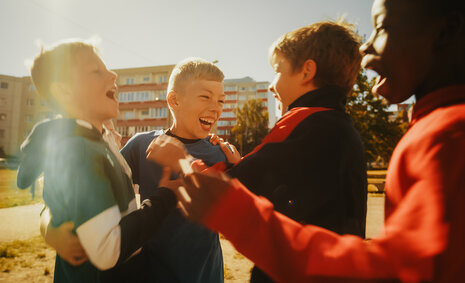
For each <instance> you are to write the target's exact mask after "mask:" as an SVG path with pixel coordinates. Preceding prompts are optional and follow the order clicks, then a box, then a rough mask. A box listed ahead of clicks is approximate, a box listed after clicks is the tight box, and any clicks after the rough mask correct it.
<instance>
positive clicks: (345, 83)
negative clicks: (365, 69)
mask: <svg viewBox="0 0 465 283" xmlns="http://www.w3.org/2000/svg"><path fill="white" fill-rule="evenodd" d="M360 41H361V39H360V37H359V36H358V35H357V34H356V33H355V32H354V31H353V26H352V25H350V24H347V23H343V22H338V23H336V22H331V21H325V22H319V23H314V24H311V25H309V26H305V27H301V28H299V29H296V30H294V31H291V32H288V33H286V34H284V35H283V36H281V37H280V38H278V39H277V40H276V41H275V42H274V43H273V44H272V45H271V47H270V58H271V56H272V55H274V54H280V55H282V56H284V57H285V58H286V59H287V60H289V62H290V64H291V66H292V68H293V71H294V72H295V71H298V70H300V69H301V68H302V66H303V64H304V63H305V61H307V60H309V59H311V60H313V61H315V62H316V65H317V72H316V75H315V79H314V81H315V84H316V86H318V87H323V86H327V85H336V86H339V87H341V88H343V89H344V90H346V91H347V92H349V91H350V89H352V87H353V84H354V82H355V79H356V77H357V73H358V71H359V70H360V62H361V60H362V56H361V54H360V51H359V47H360Z"/></svg>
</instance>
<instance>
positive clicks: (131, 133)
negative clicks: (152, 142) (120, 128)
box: [128, 126, 136, 136]
mask: <svg viewBox="0 0 465 283" xmlns="http://www.w3.org/2000/svg"><path fill="white" fill-rule="evenodd" d="M135 131H136V129H135V127H134V126H129V128H128V136H133V135H134V134H135V133H136V132H135Z"/></svg>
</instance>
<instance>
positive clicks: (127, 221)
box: [17, 41, 176, 282]
mask: <svg viewBox="0 0 465 283" xmlns="http://www.w3.org/2000/svg"><path fill="white" fill-rule="evenodd" d="M31 77H32V80H33V82H34V85H35V87H36V89H37V92H38V93H39V95H41V96H42V98H43V99H45V100H47V101H48V102H49V104H50V105H51V106H52V108H54V110H56V111H57V112H59V113H60V114H61V115H62V116H63V117H64V118H58V119H52V120H46V121H43V122H40V123H38V124H37V125H36V126H35V127H34V129H33V130H32V132H31V134H30V135H29V136H28V138H27V139H26V141H25V142H24V143H23V145H22V151H23V154H24V157H23V159H22V161H21V164H20V168H19V170H18V179H17V181H18V186H19V187H28V186H29V185H30V184H31V183H32V182H34V180H35V179H36V178H37V177H38V176H39V175H40V174H42V173H43V174H44V193H43V198H44V201H45V203H46V205H47V206H48V207H49V208H50V212H51V214H52V215H53V218H52V220H51V222H52V224H53V226H56V227H57V226H60V225H62V224H63V223H66V222H72V223H73V225H74V229H73V232H74V233H75V234H77V236H78V238H79V241H80V243H81V245H82V247H83V249H84V250H85V253H86V254H87V255H88V257H89V259H90V261H87V262H85V263H83V264H82V265H80V266H78V267H75V266H72V265H70V264H69V263H67V262H66V261H65V260H63V258H62V257H61V256H59V255H57V258H56V263H55V275H54V281H55V282H101V281H115V280H125V279H127V280H130V278H132V279H134V280H139V279H141V280H142V279H143V277H144V275H143V274H139V273H136V274H134V273H133V274H131V273H128V272H120V271H121V270H120V269H119V268H115V266H116V265H117V264H119V263H123V262H131V261H132V260H137V259H138V255H136V251H137V250H138V249H139V248H140V247H141V245H142V244H143V243H144V242H146V241H147V240H148V239H149V238H150V237H151V236H152V235H154V234H155V233H156V231H157V229H158V227H159V224H160V223H161V221H162V220H163V219H164V218H165V216H166V215H167V214H168V213H169V212H171V210H172V209H173V208H174V206H175V203H176V198H175V196H174V195H173V194H172V193H171V192H170V191H168V190H167V189H161V190H158V191H157V194H156V195H153V196H152V197H151V198H150V200H148V201H147V202H146V203H145V205H143V206H142V208H141V209H140V210H136V205H135V199H134V193H133V191H132V184H131V180H130V177H129V176H128V175H127V174H126V173H127V172H125V170H124V168H123V167H124V166H122V165H121V164H120V162H119V159H118V154H119V153H118V152H114V151H112V149H111V148H110V147H109V146H108V144H107V143H106V142H104V140H103V137H102V130H103V123H104V121H106V120H108V119H111V118H114V117H116V116H117V114H118V101H117V100H116V98H115V95H116V91H117V87H116V74H115V73H114V72H112V71H109V70H108V69H107V68H106V66H105V64H104V63H103V62H102V60H101V59H100V57H99V56H98V55H97V52H96V49H95V48H94V46H92V45H90V44H87V43H84V42H79V41H73V42H67V43H61V44H59V45H57V46H54V47H52V48H50V49H46V50H43V51H42V52H41V53H40V54H39V55H38V56H37V57H36V58H35V60H34V65H33V67H32V68H31ZM131 256H134V257H132V258H131ZM130 258H131V259H130ZM128 259H129V260H128ZM110 269H111V270H110ZM102 270H109V271H105V272H102ZM126 276H128V277H126Z"/></svg>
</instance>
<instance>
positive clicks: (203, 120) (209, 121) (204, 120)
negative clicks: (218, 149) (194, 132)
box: [199, 118, 215, 124]
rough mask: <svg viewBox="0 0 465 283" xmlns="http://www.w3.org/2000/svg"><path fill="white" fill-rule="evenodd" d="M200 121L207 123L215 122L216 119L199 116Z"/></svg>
mask: <svg viewBox="0 0 465 283" xmlns="http://www.w3.org/2000/svg"><path fill="white" fill-rule="evenodd" d="M199 119H200V121H202V122H204V123H207V124H213V123H214V122H215V121H214V120H212V119H205V118H199Z"/></svg>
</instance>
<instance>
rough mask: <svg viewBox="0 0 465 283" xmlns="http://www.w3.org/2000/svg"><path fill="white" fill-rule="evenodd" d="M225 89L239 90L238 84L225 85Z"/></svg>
mask: <svg viewBox="0 0 465 283" xmlns="http://www.w3.org/2000/svg"><path fill="white" fill-rule="evenodd" d="M224 91H237V86H235V85H228V86H224Z"/></svg>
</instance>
